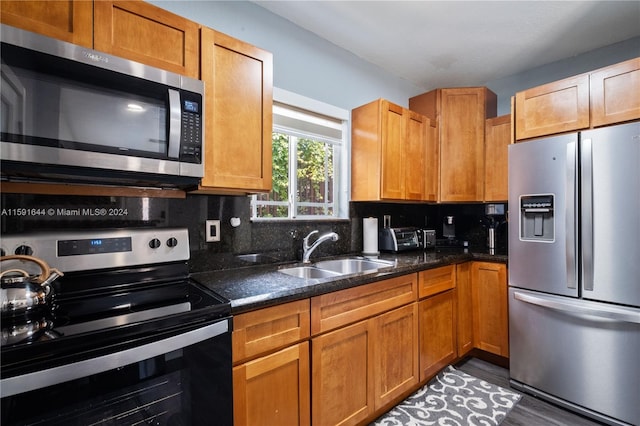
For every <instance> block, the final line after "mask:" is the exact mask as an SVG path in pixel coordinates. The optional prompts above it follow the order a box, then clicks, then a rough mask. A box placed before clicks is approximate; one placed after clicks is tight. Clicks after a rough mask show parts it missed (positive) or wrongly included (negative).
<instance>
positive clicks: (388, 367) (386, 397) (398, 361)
mask: <svg viewBox="0 0 640 426" xmlns="http://www.w3.org/2000/svg"><path fill="white" fill-rule="evenodd" d="M372 321H373V329H372V339H371V340H372V344H373V371H374V374H373V383H374V392H375V409H376V410H377V409H379V408H382V407H383V406H385V405H387V404H389V403H390V402H392V401H393V400H394V399H396V398H398V397H399V396H401V395H402V394H403V393H405V392H407V391H409V390H411V389H412V388H413V387H414V386H415V385H416V384H418V378H419V372H418V304H417V303H412V304H410V305H407V306H404V307H402V308H399V309H396V310H394V311H391V312H387V313H386V314H382V315H380V316H378V317H376V318H374V319H372Z"/></svg>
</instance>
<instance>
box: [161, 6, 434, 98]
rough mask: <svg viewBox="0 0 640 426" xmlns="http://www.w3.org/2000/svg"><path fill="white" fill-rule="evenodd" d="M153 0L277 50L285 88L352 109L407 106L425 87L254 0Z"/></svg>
mask: <svg viewBox="0 0 640 426" xmlns="http://www.w3.org/2000/svg"><path fill="white" fill-rule="evenodd" d="M150 3H154V4H155V5H157V6H159V7H162V8H163V9H166V10H169V11H171V12H173V13H176V14H178V15H181V16H184V17H185V18H188V19H191V20H192V21H196V22H199V23H201V24H203V25H206V26H208V27H211V28H213V29H215V30H217V31H220V32H223V33H225V34H228V35H230V36H232V37H235V38H238V39H240V40H243V41H246V42H248V43H250V44H253V45H254V46H257V47H260V48H262V49H265V50H268V51H269V52H271V53H273V83H274V85H275V86H277V87H279V88H281V89H285V90H289V91H291V92H294V93H298V94H300V95H303V96H307V97H310V98H313V99H316V100H319V101H322V102H326V103H328V104H331V105H334V106H337V107H340V108H344V109H347V110H351V109H353V108H355V107H357V106H359V105H362V104H365V103H367V102H370V101H372V100H374V99H378V98H385V99H388V100H390V101H392V102H395V103H397V104H399V105H403V106H405V107H406V106H407V105H408V104H409V98H410V97H411V96H414V95H416V94H419V93H422V92H424V90H422V89H421V88H420V87H417V86H415V85H413V84H411V83H410V82H408V81H407V80H404V79H400V78H398V77H395V76H392V75H391V74H389V73H387V72H385V71H384V70H382V69H381V68H379V67H377V66H374V65H372V64H371V63H369V62H366V61H364V60H362V59H360V58H358V57H357V56H355V55H353V54H352V53H350V52H348V51H346V50H344V49H342V48H340V47H338V46H336V45H335V44H332V43H329V42H328V41H326V40H324V39H321V38H320V37H317V36H316V35H314V34H313V33H311V32H309V31H307V30H304V29H302V28H300V27H298V26H297V25H294V24H292V23H291V22H290V21H287V20H286V19H283V18H281V17H279V16H277V15H275V14H273V13H271V12H269V11H267V10H266V9H263V8H262V7H260V6H257V5H255V4H253V3H251V2H246V1H158V0H155V1H151V2H150Z"/></svg>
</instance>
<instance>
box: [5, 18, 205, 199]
mask: <svg viewBox="0 0 640 426" xmlns="http://www.w3.org/2000/svg"><path fill="white" fill-rule="evenodd" d="M0 40H1V42H2V46H1V56H2V67H1V68H0V74H1V75H2V87H1V94H2V105H1V108H2V109H1V111H0V112H1V115H0V130H1V132H2V135H1V138H2V139H1V142H0V143H1V145H0V159H1V160H2V164H1V172H2V179H3V180H46V181H52V180H53V181H61V180H62V181H70V182H77V181H80V182H85V183H88V182H90V183H108V184H127V185H130V184H134V185H144V186H160V187H181V186H189V185H194V184H196V183H197V182H198V180H199V178H201V177H202V175H203V171H204V169H203V161H202V154H203V117H204V115H203V95H204V83H203V82H202V81H200V80H195V79H191V78H187V77H184V76H181V75H179V74H174V73H171V72H168V71H165V70H162V69H158V68H154V67H150V66H147V65H143V64H140V63H137V62H134V61H130V60H126V59H122V58H118V57H114V56H112V55H109V54H106V53H102V52H99V51H95V50H91V49H88V48H85V47H81V46H76V45H73V44H70V43H66V42H62V41H59V40H55V39H52V38H48V37H44V36H41V35H38V34H34V33H31V32H28V31H23V30H19V29H17V28H13V27H10V26H7V25H1V26H0Z"/></svg>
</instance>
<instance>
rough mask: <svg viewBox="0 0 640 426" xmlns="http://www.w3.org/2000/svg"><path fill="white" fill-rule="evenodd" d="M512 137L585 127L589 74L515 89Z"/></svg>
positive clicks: (540, 134) (525, 136)
mask: <svg viewBox="0 0 640 426" xmlns="http://www.w3.org/2000/svg"><path fill="white" fill-rule="evenodd" d="M515 111H516V119H515V122H516V139H527V138H533V137H537V136H543V135H551V134H554V133H562V132H568V131H572V130H580V129H586V128H588V127H589V75H588V74H582V75H579V76H577V77H571V78H566V79H564V80H560V81H555V82H553V83H549V84H544V85H542V86H538V87H534V88H532V89H527V90H525V91H522V92H518V93H516V101H515Z"/></svg>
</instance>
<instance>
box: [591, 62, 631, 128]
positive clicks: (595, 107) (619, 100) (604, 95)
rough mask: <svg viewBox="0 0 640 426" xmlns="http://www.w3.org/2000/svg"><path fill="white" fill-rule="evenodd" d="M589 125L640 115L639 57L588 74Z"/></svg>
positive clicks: (609, 122) (600, 124)
mask: <svg viewBox="0 0 640 426" xmlns="http://www.w3.org/2000/svg"><path fill="white" fill-rule="evenodd" d="M589 77H590V79H589V90H590V94H591V126H592V127H598V126H605V125H607V124H614V123H620V122H622V121H629V120H636V119H638V118H640V95H639V94H640V58H635V59H631V60H629V61H625V62H620V63H619V64H615V65H611V66H609V67H606V68H602V69H599V70H597V71H594V72H592V73H591V74H590V76H589Z"/></svg>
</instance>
